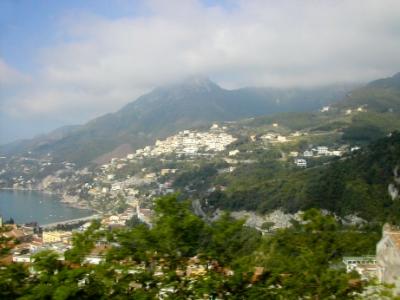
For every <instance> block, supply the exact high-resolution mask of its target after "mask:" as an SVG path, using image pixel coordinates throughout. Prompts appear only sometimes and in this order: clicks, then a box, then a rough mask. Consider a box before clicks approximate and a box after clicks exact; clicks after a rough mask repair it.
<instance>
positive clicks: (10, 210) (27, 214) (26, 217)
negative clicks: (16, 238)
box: [0, 190, 94, 225]
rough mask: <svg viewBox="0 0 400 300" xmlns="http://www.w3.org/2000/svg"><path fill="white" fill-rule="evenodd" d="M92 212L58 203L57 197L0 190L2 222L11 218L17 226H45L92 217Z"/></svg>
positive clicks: (35, 192)
mask: <svg viewBox="0 0 400 300" xmlns="http://www.w3.org/2000/svg"><path fill="white" fill-rule="evenodd" d="M93 214H94V213H93V211H90V210H86V209H79V208H74V207H70V206H68V205H66V204H65V203H62V202H60V197H59V196H57V195H49V194H44V193H41V192H37V191H11V190H0V215H1V216H2V217H3V222H4V221H6V220H8V219H10V218H13V219H14V221H15V223H17V224H25V223H30V222H37V223H38V224H40V225H46V224H50V223H55V222H61V221H66V220H72V219H78V218H83V217H87V216H90V215H93Z"/></svg>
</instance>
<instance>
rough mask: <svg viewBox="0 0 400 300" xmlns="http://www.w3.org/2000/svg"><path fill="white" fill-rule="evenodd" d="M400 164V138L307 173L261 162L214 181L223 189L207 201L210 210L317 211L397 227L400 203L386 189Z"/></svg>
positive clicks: (377, 142) (266, 161)
mask: <svg viewBox="0 0 400 300" xmlns="http://www.w3.org/2000/svg"><path fill="white" fill-rule="evenodd" d="M399 165H400V133H399V132H396V133H393V134H392V135H391V136H390V137H386V138H383V139H380V140H378V141H375V142H373V143H372V144H371V145H369V146H368V147H365V148H363V149H362V150H359V151H356V152H355V153H352V154H349V155H348V156H345V157H343V158H342V159H336V160H333V161H331V162H330V163H329V164H326V165H322V166H317V167H314V168H310V169H296V168H287V167H286V166H284V165H283V164H282V163H281V162H278V161H272V160H265V161H264V162H263V161H261V162H260V163H258V164H253V165H250V166H242V167H240V168H238V169H236V170H235V172H233V173H231V174H228V175H223V176H220V177H218V178H217V179H216V181H217V182H219V183H220V184H224V185H226V186H227V189H226V190H225V191H224V192H221V191H216V192H214V193H213V194H211V196H210V197H209V199H208V202H209V203H210V205H211V206H214V207H222V208H225V209H229V210H240V209H246V210H256V211H259V212H262V213H265V212H268V211H271V210H274V209H278V208H283V209H285V210H286V211H288V212H296V211H298V210H304V209H308V208H312V207H313V208H321V209H327V210H329V211H332V212H335V213H336V214H338V215H340V216H345V215H349V214H356V215H359V216H360V217H362V218H364V219H367V220H376V221H384V220H388V219H390V220H392V221H395V222H397V223H400V219H399V215H400V199H395V200H392V199H391V198H390V196H389V194H388V186H389V184H391V183H394V178H393V176H394V175H393V174H394V170H395V169H396V167H398V166H399Z"/></svg>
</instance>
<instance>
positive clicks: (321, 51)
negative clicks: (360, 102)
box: [0, 0, 400, 123]
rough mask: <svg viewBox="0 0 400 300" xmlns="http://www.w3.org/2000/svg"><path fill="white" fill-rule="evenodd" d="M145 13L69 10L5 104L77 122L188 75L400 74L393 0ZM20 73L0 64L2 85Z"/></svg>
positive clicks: (167, 5)
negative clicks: (52, 42)
mask: <svg viewBox="0 0 400 300" xmlns="http://www.w3.org/2000/svg"><path fill="white" fill-rule="evenodd" d="M124 5H127V4H126V2H125V3H124ZM141 9H142V12H143V13H142V14H141V15H136V16H132V17H121V18H112V19H109V18H106V17H103V16H96V15H89V14H75V15H67V16H65V17H64V19H63V20H61V24H62V26H61V27H60V28H59V31H60V32H58V34H59V35H60V36H62V37H63V38H62V39H61V40H60V39H58V40H59V42H58V44H56V45H53V46H51V47H47V48H45V49H43V50H42V51H41V55H40V57H39V58H38V61H39V64H40V66H41V67H40V69H38V70H37V71H36V72H35V74H33V75H34V77H35V79H34V81H33V82H30V83H29V84H27V83H26V82H25V83H23V84H22V86H23V88H21V89H20V90H21V91H20V92H18V93H17V94H16V95H14V96H13V97H9V98H8V99H7V101H6V104H5V105H4V106H3V107H4V109H7V111H8V112H10V113H11V112H12V113H14V114H19V115H21V116H33V117H43V116H46V115H49V114H52V115H53V116H54V115H56V116H59V118H61V119H62V120H64V122H71V123H73V122H79V121H82V120H87V119H88V118H91V117H94V116H97V115H100V114H102V113H105V112H110V111H115V110H116V109H118V108H119V107H121V106H122V105H123V104H125V103H127V102H129V101H132V100H134V99H135V98H136V97H137V96H139V95H140V94H141V93H143V92H145V91H148V90H150V89H151V88H153V87H155V86H157V85H161V84H165V83H168V82H170V81H174V80H177V79H179V78H183V77H185V76H187V75H190V74H193V73H201V74H207V75H209V76H210V77H211V78H213V79H215V80H216V81H217V82H220V83H222V84H223V85H224V86H226V87H239V86H247V85H262V86H275V87H285V86H312V85H323V84H330V83H337V82H349V81H366V80H370V79H374V78H378V77H381V76H389V75H391V74H393V73H395V72H397V71H399V66H400V56H399V55H398V49H400V21H399V20H400V2H399V1H397V0H387V1H378V0H363V1H361V0H354V1H264V0H263V1H257V0H255V1H245V0H242V1H235V2H230V6H229V7H227V6H223V5H218V4H215V5H211V6H210V5H209V6H206V5H204V4H202V3H201V2H198V1H186V0H182V1H175V0H171V1H146V2H143V3H142V7H141ZM9 74H12V75H11V76H10V75H9ZM23 77H24V76H22V77H21V76H20V74H19V73H18V72H14V71H13V70H12V69H11V68H10V67H7V66H6V65H5V64H4V62H2V61H1V60H0V80H1V81H5V82H8V83H10V82H14V81H19V80H20V79H21V78H23ZM10 78H14V79H11V81H10Z"/></svg>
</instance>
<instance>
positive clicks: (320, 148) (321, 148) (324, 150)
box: [317, 146, 329, 155]
mask: <svg viewBox="0 0 400 300" xmlns="http://www.w3.org/2000/svg"><path fill="white" fill-rule="evenodd" d="M317 153H318V155H328V154H329V153H328V147H326V146H318V147H317Z"/></svg>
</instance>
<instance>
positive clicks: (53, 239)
mask: <svg viewBox="0 0 400 300" xmlns="http://www.w3.org/2000/svg"><path fill="white" fill-rule="evenodd" d="M42 239H43V243H45V244H51V243H59V242H62V243H65V244H69V243H70V241H71V239H72V232H70V231H44V232H43V235H42Z"/></svg>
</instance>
